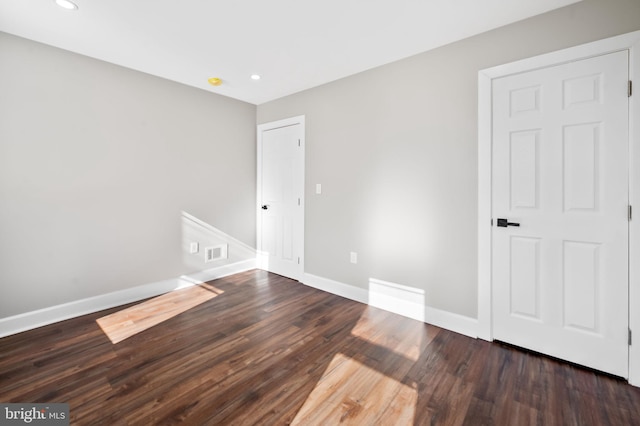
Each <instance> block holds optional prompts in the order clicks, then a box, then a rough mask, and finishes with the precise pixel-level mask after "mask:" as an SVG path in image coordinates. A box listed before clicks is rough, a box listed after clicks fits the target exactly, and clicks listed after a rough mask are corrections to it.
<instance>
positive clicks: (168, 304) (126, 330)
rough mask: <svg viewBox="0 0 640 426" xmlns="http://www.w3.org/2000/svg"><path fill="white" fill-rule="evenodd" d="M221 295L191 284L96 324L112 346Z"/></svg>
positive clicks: (210, 286)
mask: <svg viewBox="0 0 640 426" xmlns="http://www.w3.org/2000/svg"><path fill="white" fill-rule="evenodd" d="M222 293H224V291H222V290H220V289H218V288H216V287H214V286H212V285H211V284H199V285H194V286H191V287H187V288H183V289H180V290H175V291H172V292H169V293H165V294H163V295H161V296H158V297H154V298H153V299H149V300H147V301H146V302H142V303H140V304H137V305H135V306H131V307H129V308H126V309H124V310H122V311H119V312H115V313H113V314H110V315H107V316H104V317H102V318H99V319H97V320H96V322H97V323H98V325H99V326H100V328H102V331H104V333H105V334H106V335H107V337H108V338H109V340H111V342H112V343H113V344H114V345H115V344H116V343H119V342H122V341H123V340H125V339H128V338H129V337H131V336H134V335H136V334H138V333H140V332H142V331H144V330H147V329H149V328H151V327H153V326H155V325H158V324H160V323H161V322H163V321H166V320H168V319H170V318H173V317H175V316H177V315H179V314H181V313H183V312H186V311H188V310H189V309H191V308H194V307H196V306H198V305H200V304H201V303H204V302H206V301H207V300H211V299H213V298H214V297H216V296H218V295H220V294H222Z"/></svg>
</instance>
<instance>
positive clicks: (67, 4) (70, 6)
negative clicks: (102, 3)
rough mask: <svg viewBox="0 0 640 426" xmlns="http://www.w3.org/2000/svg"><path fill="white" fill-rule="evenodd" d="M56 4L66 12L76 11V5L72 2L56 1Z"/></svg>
mask: <svg viewBox="0 0 640 426" xmlns="http://www.w3.org/2000/svg"><path fill="white" fill-rule="evenodd" d="M56 4H57V5H58V6H60V7H61V8H63V9H67V10H77V9H78V5H77V4H75V3H74V2H72V1H71V0H56Z"/></svg>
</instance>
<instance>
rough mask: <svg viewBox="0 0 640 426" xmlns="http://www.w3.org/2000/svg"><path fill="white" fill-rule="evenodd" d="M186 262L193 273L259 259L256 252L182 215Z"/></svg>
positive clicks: (201, 222)
mask: <svg viewBox="0 0 640 426" xmlns="http://www.w3.org/2000/svg"><path fill="white" fill-rule="evenodd" d="M181 222H182V253H183V255H182V260H183V263H184V264H185V265H186V266H188V267H189V268H190V269H191V270H193V271H202V270H205V269H211V268H217V267H219V266H223V265H228V264H233V263H237V262H242V261H245V260H250V259H255V257H256V250H255V249H254V248H253V247H251V246H249V245H247V244H245V243H243V242H242V241H239V240H237V239H235V238H233V237H232V236H230V235H229V234H226V233H224V232H222V231H221V230H219V229H218V228H216V227H214V226H212V225H210V224H208V223H207V222H205V221H203V220H201V219H198V218H197V217H195V216H193V215H192V214H189V213H187V212H185V211H182V214H181Z"/></svg>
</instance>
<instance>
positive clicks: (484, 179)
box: [478, 31, 640, 386]
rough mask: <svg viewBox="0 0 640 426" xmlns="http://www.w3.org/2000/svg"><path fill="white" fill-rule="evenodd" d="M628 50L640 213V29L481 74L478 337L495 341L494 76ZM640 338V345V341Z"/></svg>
mask: <svg viewBox="0 0 640 426" xmlns="http://www.w3.org/2000/svg"><path fill="white" fill-rule="evenodd" d="M625 50H626V51H628V52H629V59H630V62H629V63H630V69H629V76H630V80H631V81H633V82H634V84H635V86H636V90H635V92H636V93H634V94H633V96H632V97H630V98H629V118H630V120H629V127H630V128H629V154H630V155H629V203H630V205H632V206H634V207H636V208H635V209H634V210H636V211H640V183H639V182H640V101H638V99H639V96H640V90H638V88H639V87H640V31H634V32H631V33H628V34H623V35H620V36H617V37H612V38H608V39H605V40H600V41H596V42H593V43H587V44H584V45H580V46H576V47H571V48H568V49H563V50H560V51H557V52H552V53H548V54H545V55H540V56H536V57H533V58H528V59H524V60H521V61H517V62H513V63H510V64H505V65H500V66H497V67H493V68H489V69H485V70H481V71H480V72H479V73H478V336H479V337H481V338H482V339H485V340H492V339H493V336H492V320H491V309H492V308H491V227H490V225H491V217H492V212H491V200H492V198H491V197H492V195H491V151H492V144H491V140H492V116H491V105H492V99H491V88H492V80H493V79H496V78H500V77H506V76H509V75H512V74H516V73H521V72H525V71H532V70H536V69H540V68H545V67H549V66H554V65H560V64H564V63H568V62H574V61H579V60H582V59H588V58H591V57H595V56H600V55H606V54H608V53H613V52H618V51H625ZM639 221H640V215H637V214H636V218H635V219H634V220H632V221H631V222H630V223H629V328H630V330H631V331H633V332H634V339H633V340H634V342H633V344H632V345H630V346H629V383H631V384H632V385H635V386H640V225H639ZM636 342H638V343H636Z"/></svg>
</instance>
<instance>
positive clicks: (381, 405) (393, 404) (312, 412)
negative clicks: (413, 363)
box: [291, 354, 418, 425]
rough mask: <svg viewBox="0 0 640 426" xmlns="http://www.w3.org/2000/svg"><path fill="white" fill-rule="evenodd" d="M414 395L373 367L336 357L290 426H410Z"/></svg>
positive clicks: (411, 389)
mask: <svg viewBox="0 0 640 426" xmlns="http://www.w3.org/2000/svg"><path fill="white" fill-rule="evenodd" d="M417 400H418V392H417V389H415V385H412V386H409V385H406V384H403V383H401V382H400V381H398V380H396V379H395V378H392V377H388V376H386V375H385V374H383V373H381V372H379V371H377V370H376V369H374V368H371V367H368V366H366V365H363V364H362V363H360V362H358V361H356V360H354V359H352V358H349V357H347V356H346V355H343V354H336V355H335V356H334V357H333V360H332V361H331V364H329V366H328V367H327V369H326V370H325V374H324V375H323V376H322V378H321V379H320V380H319V381H318V384H317V385H316V387H315V388H314V389H313V391H312V392H311V394H310V395H309V397H308V398H307V400H306V401H305V403H304V405H303V406H302V408H301V409H300V410H299V411H298V413H297V414H296V417H295V418H294V419H293V422H292V423H291V424H292V425H327V424H353V425H374V424H375V425H383V424H390V425H391V424H393V425H411V424H413V420H414V415H415V407H416V402H417Z"/></svg>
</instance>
